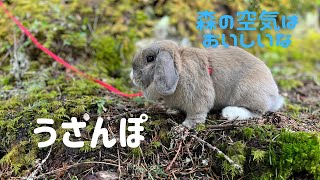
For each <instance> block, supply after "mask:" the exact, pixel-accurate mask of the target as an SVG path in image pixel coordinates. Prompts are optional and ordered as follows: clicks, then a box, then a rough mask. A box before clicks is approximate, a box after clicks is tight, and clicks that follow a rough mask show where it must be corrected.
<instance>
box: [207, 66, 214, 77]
mask: <svg viewBox="0 0 320 180" xmlns="http://www.w3.org/2000/svg"><path fill="white" fill-rule="evenodd" d="M208 72H209V74H210V75H211V74H212V73H213V69H212V68H211V67H209V68H208Z"/></svg>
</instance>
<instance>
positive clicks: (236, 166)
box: [191, 134, 243, 173]
mask: <svg viewBox="0 0 320 180" xmlns="http://www.w3.org/2000/svg"><path fill="white" fill-rule="evenodd" d="M191 137H193V138H195V139H196V140H197V141H199V142H202V143H203V144H205V145H207V146H208V147H209V148H210V149H212V150H214V151H216V152H217V153H218V154H219V155H222V156H223V157H224V158H225V159H226V160H227V161H228V162H229V163H230V164H231V165H232V166H233V167H235V168H236V169H237V170H238V171H239V172H240V173H242V172H243V169H242V167H241V166H240V165H239V164H237V163H236V162H234V161H233V160H232V159H231V158H229V156H227V155H226V154H224V153H223V152H222V151H221V150H220V149H219V148H217V147H215V146H212V145H211V144H210V143H208V142H206V141H205V140H203V139H201V138H199V137H198V136H196V135H193V134H192V135H191Z"/></svg>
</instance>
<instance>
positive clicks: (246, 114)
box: [222, 106, 257, 120]
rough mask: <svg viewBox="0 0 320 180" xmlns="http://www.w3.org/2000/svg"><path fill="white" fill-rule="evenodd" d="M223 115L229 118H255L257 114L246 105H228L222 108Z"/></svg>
mask: <svg viewBox="0 0 320 180" xmlns="http://www.w3.org/2000/svg"><path fill="white" fill-rule="evenodd" d="M222 117H224V118H227V119H228V120H246V119H252V118H255V117H257V115H256V114H254V113H252V112H250V111H249V110H248V109H246V108H244V107H237V106H228V107H225V108H224V109H223V110H222Z"/></svg>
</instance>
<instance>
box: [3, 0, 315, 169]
mask: <svg viewBox="0 0 320 180" xmlns="http://www.w3.org/2000/svg"><path fill="white" fill-rule="evenodd" d="M4 2H5V4H6V7H7V8H8V9H9V10H10V11H11V12H12V13H13V14H14V15H16V16H17V17H18V18H19V20H20V21H21V22H22V23H23V24H24V25H25V26H26V27H27V28H28V29H29V30H30V31H31V33H32V34H34V35H35V37H36V38H37V39H38V40H39V41H40V42H41V43H43V44H44V45H45V47H47V48H49V49H50V50H51V51H53V52H55V53H56V54H58V55H59V56H60V57H62V58H64V59H66V60H67V61H68V62H70V63H71V64H73V65H75V66H76V67H77V68H79V69H80V70H82V71H84V72H86V73H88V74H90V75H92V76H94V77H96V78H99V79H102V80H104V81H106V82H108V83H111V84H113V85H115V86H116V87H117V88H119V89H120V90H123V91H126V92H132V91H133V90H132V83H131V81H130V80H129V71H130V61H131V59H132V57H133V55H134V53H135V52H136V50H137V49H138V48H140V47H142V46H145V45H146V44H148V43H150V42H151V41H153V40H157V39H173V40H175V41H177V42H178V43H180V44H181V45H184V46H190V45H192V46H195V47H202V40H203V38H202V35H203V33H201V32H199V30H197V29H196V20H197V12H199V11H204V10H209V11H215V12H217V14H216V17H219V16H221V15H223V14H229V15H232V16H234V17H236V12H237V11H243V10H247V9H248V10H251V11H255V12H257V14H260V12H261V11H262V10H267V11H278V12H280V17H281V16H282V15H291V14H296V15H298V16H299V24H298V26H297V27H296V29H295V30H294V31H283V33H289V34H292V38H291V40H292V43H291V45H290V46H289V47H288V48H281V47H276V46H271V47H270V46H267V47H265V48H260V47H258V46H255V47H254V48H251V49H247V50H248V51H250V52H251V53H253V54H255V55H256V56H258V57H260V58H261V59H262V60H263V61H265V62H266V64H267V65H268V66H269V67H270V68H271V70H272V73H273V74H274V76H275V79H276V81H277V82H278V84H279V85H280V89H281V90H282V91H289V90H292V89H294V88H296V87H299V86H303V84H304V81H306V80H310V79H311V80H314V81H315V82H317V83H319V81H318V80H319V78H320V73H319V69H320V43H319V42H320V33H319V6H320V1H319V0H316V1H312V0H302V1H301V0H271V1H267V0H225V1H223V0H216V1H208V0H199V1H191V0H190V1H185V0H129V1H127V0H29V1H13V0H5V1H4ZM0 17H1V18H0V27H1V28H0V97H1V101H0V103H1V106H0V137H1V143H0V164H1V163H2V164H5V166H8V167H10V168H12V169H13V170H14V172H15V173H16V174H19V173H20V174H24V173H26V172H24V171H21V169H27V168H28V167H30V166H34V162H35V161H34V160H35V158H36V157H37V155H38V153H39V152H38V151H39V149H38V148H37V146H36V144H37V142H39V141H40V140H42V139H45V137H43V138H41V139H40V138H39V137H38V136H35V135H34V134H33V129H34V128H35V127H36V126H37V125H36V124H35V123H34V122H35V121H32V120H35V119H36V118H43V117H47V118H53V119H55V120H56V121H57V122H58V123H60V122H64V121H68V120H69V119H70V117H72V116H76V117H79V116H80V115H81V114H83V113H85V112H91V113H97V114H100V113H101V112H103V110H102V109H103V108H104V106H106V107H107V106H111V105H112V106H115V105H119V104H121V102H119V101H115V100H113V99H112V98H111V100H110V99H108V98H107V100H106V97H105V96H107V95H106V92H105V90H104V89H102V88H101V87H98V86H97V85H96V84H93V83H92V82H90V81H88V80H84V79H82V78H80V77H77V76H76V75H74V74H73V73H71V72H70V71H68V70H65V69H64V68H63V67H62V66H60V65H59V64H57V63H56V62H54V61H53V60H52V59H51V58H50V57H48V56H47V55H45V54H44V53H42V52H41V51H40V50H38V49H37V48H36V47H35V46H34V45H33V44H32V43H31V42H30V41H29V40H28V39H27V37H25V36H24V35H23V34H22V33H21V31H20V30H19V29H18V28H17V27H16V26H15V25H14V24H13V22H11V21H10V20H9V18H7V17H6V15H5V14H4V13H3V12H2V10H0ZM235 19H236V18H235ZM278 22H281V19H278ZM258 25H259V22H257V26H258ZM236 26H237V24H236ZM213 33H215V34H220V33H226V34H230V33H236V34H239V32H236V31H232V30H231V31H224V32H222V31H221V30H219V29H217V30H215V31H214V32H213ZM270 33H273V34H274V32H270ZM256 34H257V32H255V33H252V32H250V33H246V34H245V35H246V37H247V40H249V39H255V38H256ZM264 44H267V43H266V41H264ZM134 101H135V102H138V104H139V103H140V104H143V103H144V101H142V100H141V98H140V99H139V98H137V99H135V100H134ZM293 107H295V109H298V110H295V113H297V112H296V111H298V112H299V110H300V109H303V108H301V107H297V106H296V105H295V106H293ZM55 128H56V129H57V131H58V135H62V134H63V133H64V132H65V130H63V129H61V128H60V129H59V127H58V126H57V127H55ZM91 130H92V129H91ZM91 130H88V131H89V132H91ZM60 137H61V136H60ZM60 145H61V139H60ZM290 172H291V171H290ZM290 172H289V174H290Z"/></svg>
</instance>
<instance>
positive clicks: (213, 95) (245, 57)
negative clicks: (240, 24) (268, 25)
mask: <svg viewBox="0 0 320 180" xmlns="http://www.w3.org/2000/svg"><path fill="white" fill-rule="evenodd" d="M130 77H131V79H132V80H133V82H134V84H135V85H137V86H138V87H139V88H141V89H142V91H143V94H144V96H145V97H146V98H147V99H149V100H151V101H159V100H164V102H165V105H166V106H168V107H170V108H173V109H178V110H181V111H183V112H185V113H186V115H187V116H186V119H185V121H184V122H183V123H182V124H183V125H184V126H186V127H188V128H194V127H195V126H196V125H197V124H198V123H204V122H205V120H206V117H207V113H208V112H209V111H210V110H211V109H216V110H221V109H222V116H223V117H224V118H227V119H228V120H246V119H252V118H255V117H258V116H260V115H262V114H264V113H266V112H268V111H271V112H274V111H277V110H278V109H280V108H281V107H282V105H283V101H284V100H283V97H282V96H281V95H279V90H278V87H277V84H276V83H275V81H274V79H273V77H272V74H271V72H270V70H269V69H268V67H267V66H266V65H265V64H264V63H263V62H262V61H261V60H259V59H258V58H256V57H255V56H253V55H251V54H250V53H248V52H246V51H245V50H243V49H241V48H238V47H232V46H230V47H228V48H225V47H223V46H219V47H217V48H207V49H200V48H180V47H179V46H178V45H177V44H176V43H175V42H173V41H169V40H164V41H158V42H154V43H153V44H151V45H150V46H148V47H146V48H144V49H142V50H140V51H139V52H138V53H137V54H136V55H135V57H134V59H133V61H132V71H131V74H130Z"/></svg>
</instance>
